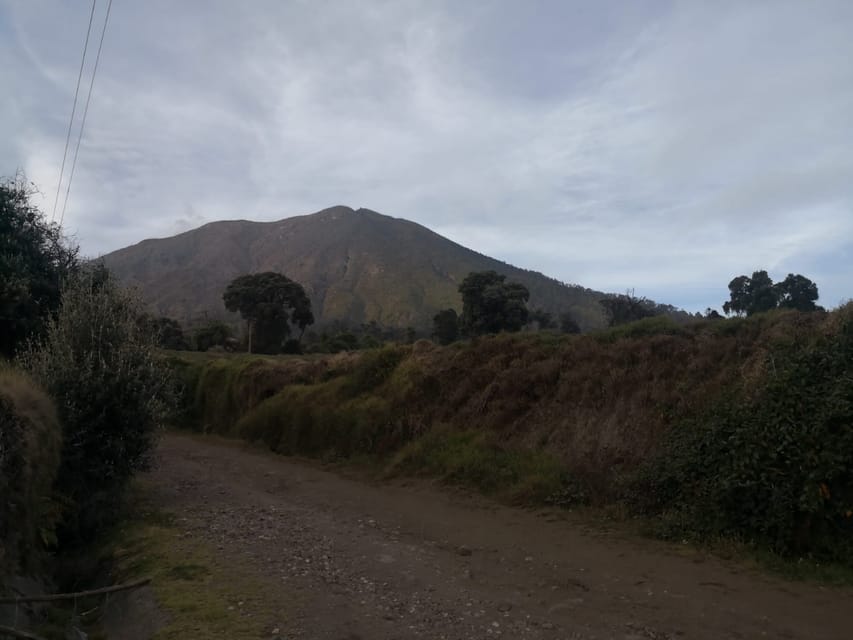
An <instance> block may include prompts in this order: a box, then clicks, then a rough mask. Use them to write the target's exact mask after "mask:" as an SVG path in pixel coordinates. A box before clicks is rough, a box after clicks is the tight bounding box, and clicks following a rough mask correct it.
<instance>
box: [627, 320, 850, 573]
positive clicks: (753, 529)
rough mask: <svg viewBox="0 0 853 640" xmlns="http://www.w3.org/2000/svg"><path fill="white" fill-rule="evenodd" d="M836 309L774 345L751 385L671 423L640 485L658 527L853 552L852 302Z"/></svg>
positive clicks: (811, 550) (809, 550)
mask: <svg viewBox="0 0 853 640" xmlns="http://www.w3.org/2000/svg"><path fill="white" fill-rule="evenodd" d="M834 320H835V326H830V327H828V328H826V327H824V328H823V330H822V331H803V332H801V333H800V334H798V335H794V336H793V337H792V338H791V339H789V340H786V341H785V342H783V343H780V344H777V345H776V346H775V348H773V349H772V350H771V351H770V352H769V353H768V355H767V358H766V364H765V375H764V376H763V377H762V379H761V381H760V382H759V383H758V385H757V387H749V386H747V385H744V386H743V388H740V389H735V390H733V391H732V393H731V394H730V395H729V396H728V398H727V399H726V400H724V401H721V402H719V403H717V404H715V405H714V407H713V408H712V409H710V410H708V411H706V412H705V413H704V414H703V415H700V416H699V417H696V418H694V419H692V420H690V421H686V422H684V423H683V424H681V425H679V426H678V427H676V428H673V429H672V431H671V432H670V434H669V437H668V439H667V441H666V442H665V445H664V447H663V449H662V451H661V452H660V454H659V456H658V457H657V458H656V459H655V460H654V461H653V462H652V463H651V464H650V465H649V466H648V467H647V468H646V469H645V470H644V472H643V474H642V476H641V478H642V479H641V482H640V485H639V491H638V495H639V496H642V497H641V498H640V499H639V504H640V506H641V507H642V508H643V509H644V510H646V511H647V512H650V513H656V514H659V515H661V516H663V520H662V527H663V529H664V531H663V532H664V533H669V534H671V535H679V536H684V535H687V536H689V535H697V536H699V537H709V536H719V535H725V536H734V537H738V538H741V539H744V540H746V541H749V542H756V543H761V544H765V545H768V546H770V547H771V548H772V549H774V550H775V551H776V552H778V553H780V554H784V555H795V554H812V555H814V556H816V557H821V558H828V559H834V560H842V561H847V562H849V561H851V560H853V307H851V306H848V308H847V309H845V310H841V311H839V312H837V315H836V317H835V319H834Z"/></svg>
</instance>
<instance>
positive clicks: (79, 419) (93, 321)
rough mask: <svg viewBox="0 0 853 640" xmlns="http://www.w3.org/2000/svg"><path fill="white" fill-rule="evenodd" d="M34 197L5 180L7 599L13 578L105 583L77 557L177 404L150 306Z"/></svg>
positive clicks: (46, 610)
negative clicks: (84, 257) (87, 254)
mask: <svg viewBox="0 0 853 640" xmlns="http://www.w3.org/2000/svg"><path fill="white" fill-rule="evenodd" d="M33 193H34V192H33V188H32V186H31V185H29V184H28V183H27V182H26V181H25V180H24V179H23V178H22V177H16V178H14V179H12V180H9V181H6V182H4V183H2V184H0V231H2V233H0V267H2V269H0V294H2V295H0V336H2V340H1V341H0V352H2V356H3V357H4V358H8V360H2V361H0V591H2V592H3V595H6V592H7V591H8V590H9V589H11V588H12V587H10V586H9V585H11V584H12V583H13V581H14V579H15V578H16V577H17V578H20V577H23V576H27V577H28V578H30V580H29V582H27V583H26V584H28V585H29V586H28V587H27V588H28V589H37V590H39V591H42V592H44V591H49V590H53V589H59V590H63V589H71V590H74V589H76V588H78V587H79V586H80V585H81V584H82V585H85V586H89V585H90V584H91V583H92V581H94V580H96V579H103V578H104V576H100V577H97V576H95V575H90V574H88V573H86V572H85V571H80V570H79V569H80V568H81V567H83V566H84V564H85V563H83V562H79V560H80V559H81V558H83V557H84V556H86V554H87V553H88V551H89V550H90V548H91V545H92V543H93V541H94V540H95V539H96V537H97V535H98V532H99V531H102V530H103V529H104V528H106V527H109V526H111V525H113V524H114V523H115V521H116V514H117V513H118V507H119V505H120V504H121V501H122V499H123V496H124V493H125V490H126V488H127V486H128V484H129V482H130V479H131V478H132V476H133V474H134V473H135V472H137V471H139V470H142V469H145V468H147V466H148V464H149V462H150V456H151V453H152V451H153V448H154V446H155V444H156V440H157V436H158V433H159V431H160V430H161V429H162V427H163V426H164V422H163V420H164V418H165V416H166V415H167V408H168V407H170V406H171V403H172V392H171V383H170V377H169V376H170V374H169V370H168V369H167V368H166V367H164V366H163V363H162V359H161V358H160V357H159V355H158V354H157V353H156V345H155V335H156V334H155V331H154V330H153V328H152V325H151V323H150V322H149V321H148V319H147V317H146V315H145V314H144V313H143V308H142V305H141V302H140V301H139V300H137V299H136V298H135V297H134V296H133V295H132V294H131V293H130V292H128V291H127V290H125V289H123V288H122V287H120V286H119V285H118V284H117V283H116V282H115V281H114V280H113V279H112V277H111V276H110V274H109V273H108V272H107V271H106V269H104V268H103V267H102V266H100V265H98V264H96V263H95V264H93V263H81V262H80V261H79V260H78V257H77V253H78V252H77V249H76V248H75V247H73V246H72V245H70V244H69V243H68V241H67V240H66V239H64V238H63V237H62V235H61V233H60V230H59V228H58V227H57V226H55V225H52V224H50V223H48V222H46V220H45V218H44V216H43V215H42V214H41V212H40V211H39V210H38V209H37V208H36V207H34V206H33V205H32V204H31V198H32V195H33ZM69 567H70V568H74V569H78V570H70V571H69V570H67V569H68V568H69ZM15 589H19V587H15ZM15 592H16V593H18V594H19V595H20V591H19V590H17V591H15ZM30 595H31V594H30ZM52 611H55V609H53V608H50V607H36V608H33V609H27V610H26V611H24V612H22V613H21V615H20V616H17V615H16V616H15V620H14V622H15V623H16V624H21V622H24V623H27V622H28V623H29V624H30V625H31V626H43V625H44V623H45V622H46V616H49V615H50V614H51V612H52ZM60 614H61V615H64V616H65V617H64V619H63V620H62V621H61V622H58V623H57V625H50V626H51V628H52V629H53V631H51V632H50V634H49V635H48V636H47V637H66V633H72V632H73V629H74V627H75V622H74V617H73V616H72V615H71V613H70V612H65V613H64V614H62V613H61V612H60ZM6 622H9V621H7V620H5V619H3V620H0V624H5V623H6Z"/></svg>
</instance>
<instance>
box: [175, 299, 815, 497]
mask: <svg viewBox="0 0 853 640" xmlns="http://www.w3.org/2000/svg"><path fill="white" fill-rule="evenodd" d="M828 318H829V320H828ZM829 321H831V316H826V315H822V314H811V315H801V314H796V313H772V314H766V315H764V316H760V317H757V318H752V319H749V320H727V321H716V322H699V323H695V324H692V325H686V326H685V325H674V324H672V323H670V322H668V321H667V322H661V321H659V319H651V320H647V321H643V322H640V323H635V324H634V325H629V326H627V327H619V328H617V329H613V330H609V331H602V332H598V333H596V334H593V335H585V336H558V335H554V334H532V335H531V334H516V335H501V336H494V337H489V338H481V339H477V340H474V341H471V342H470V343H461V344H455V345H451V346H449V347H435V346H432V345H431V344H430V343H427V342H425V341H419V342H418V343H416V344H415V345H412V346H411V347H406V348H398V349H396V350H394V349H391V350H384V351H380V352H372V353H367V354H359V355H356V354H351V355H346V356H342V355H339V356H335V357H326V358H316V357H315V358H310V359H305V358H300V357H290V358H279V359H269V358H246V357H243V358H230V359H218V360H217V359H212V360H205V361H202V362H198V361H196V362H192V363H189V364H187V365H185V366H186V371H188V372H189V375H188V377H187V380H188V385H189V387H190V389H191V391H192V394H191V396H192V397H191V398H190V405H191V407H192V408H193V412H194V416H192V422H193V424H194V425H195V427H196V428H200V429H203V430H205V431H208V432H213V433H218V434H221V435H228V436H236V435H239V436H240V437H244V438H246V439H249V440H255V441H260V442H264V443H265V444H266V445H267V446H269V447H270V448H272V449H273V450H276V451H282V452H286V453H302V454H308V455H332V456H349V455H356V454H358V455H362V454H379V455H383V456H387V455H389V454H391V453H393V452H394V451H395V450H397V449H399V448H400V447H402V446H404V445H405V444H406V443H407V442H409V441H411V440H415V439H417V438H419V437H421V436H423V435H425V434H427V433H429V432H430V431H431V430H432V428H433V427H434V426H435V425H443V428H444V429H446V430H449V431H457V432H467V431H472V430H473V431H479V432H482V433H484V434H487V435H488V438H487V440H489V441H499V442H500V443H501V446H502V447H504V448H506V449H508V450H509V449H512V450H517V451H521V452H528V453H530V454H539V453H542V454H546V455H547V456H548V457H549V458H551V459H554V460H556V461H558V463H559V464H560V465H561V466H562V468H564V469H565V470H566V471H568V472H569V473H571V474H572V475H573V476H574V477H576V478H583V480H584V482H586V483H588V484H589V485H590V486H591V487H594V491H593V493H597V492H604V493H607V492H608V491H609V490H611V489H614V488H615V487H616V485H617V484H618V481H619V478H621V477H622V476H623V475H624V474H626V473H630V472H631V471H632V470H633V469H635V468H636V467H637V466H638V465H639V464H641V463H642V462H643V461H645V460H647V459H648V458H649V457H650V456H651V455H653V454H654V452H655V451H656V450H657V447H658V445H659V443H660V441H661V438H662V436H663V434H664V433H666V432H667V430H668V429H669V428H670V427H671V426H672V425H673V424H676V423H677V422H679V421H681V420H682V419H683V418H685V417H687V416H691V415H695V414H696V413H698V412H700V411H701V410H703V408H705V407H707V406H708V405H709V404H711V403H713V402H714V401H715V400H716V399H717V398H719V397H720V396H721V394H723V393H724V392H725V391H726V390H727V389H728V388H730V387H732V386H733V385H734V384H735V383H743V382H746V383H748V382H749V381H750V380H751V379H758V378H760V377H761V376H762V375H763V368H764V366H765V360H766V354H767V352H768V350H769V349H770V348H771V347H772V346H773V345H774V344H778V343H780V342H784V341H786V340H791V339H793V338H794V337H796V336H797V335H798V334H800V333H803V332H807V333H813V332H815V331H817V329H818V327H820V326H823V325H825V324H826V323H827V322H829ZM600 497H601V498H602V499H603V498H604V497H605V496H600Z"/></svg>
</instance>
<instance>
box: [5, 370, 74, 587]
mask: <svg viewBox="0 0 853 640" xmlns="http://www.w3.org/2000/svg"><path fill="white" fill-rule="evenodd" d="M61 438H62V433H61V430H60V427H59V421H58V419H57V417H56V410H55V409H54V406H53V403H52V402H51V401H50V399H49V398H48V397H47V395H45V393H44V392H43V391H42V390H41V389H39V388H38V387H37V386H36V385H35V384H34V383H33V382H32V380H30V379H29V378H28V377H27V376H25V375H24V374H22V373H21V372H18V371H15V370H13V369H11V368H9V367H8V366H5V365H0V575H4V574H6V573H17V572H19V571H24V572H28V571H30V570H33V569H36V568H37V566H38V565H39V563H40V561H41V559H42V555H43V554H42V553H41V552H42V551H43V550H44V548H45V545H47V544H49V543H50V542H52V538H53V525H54V515H55V510H54V509H53V508H52V507H53V504H52V502H51V500H50V494H51V489H52V486H53V481H54V478H55V476H56V470H57V468H58V466H59V449H60V444H61Z"/></svg>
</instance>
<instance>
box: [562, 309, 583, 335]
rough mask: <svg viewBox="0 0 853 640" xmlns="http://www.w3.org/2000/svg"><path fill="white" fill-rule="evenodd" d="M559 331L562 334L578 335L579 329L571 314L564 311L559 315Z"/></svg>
mask: <svg viewBox="0 0 853 640" xmlns="http://www.w3.org/2000/svg"><path fill="white" fill-rule="evenodd" d="M560 331H562V332H563V333H580V332H581V328H580V325H579V324H578V323H577V321H576V320H575V319H574V317H573V316H572V314H571V313H569V312H568V311H564V312H563V313H561V314H560Z"/></svg>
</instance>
